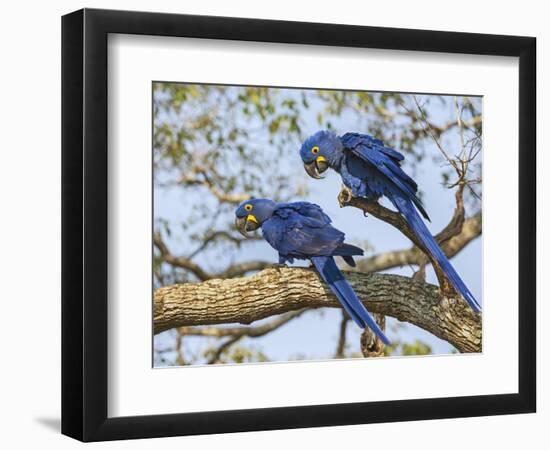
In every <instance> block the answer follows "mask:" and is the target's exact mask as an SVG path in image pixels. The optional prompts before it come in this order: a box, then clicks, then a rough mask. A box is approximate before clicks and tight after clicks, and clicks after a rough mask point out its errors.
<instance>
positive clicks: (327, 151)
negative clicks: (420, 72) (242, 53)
mask: <svg viewBox="0 0 550 450" xmlns="http://www.w3.org/2000/svg"><path fill="white" fill-rule="evenodd" d="M300 156H301V158H302V161H303V162H304V167H305V170H306V172H307V173H308V175H310V176H311V177H313V178H322V177H321V173H323V172H325V171H326V170H328V169H329V168H331V169H334V170H336V172H338V173H339V174H340V176H341V177H342V181H343V183H344V186H345V187H346V188H348V189H349V190H350V191H351V194H352V195H353V196H354V197H365V198H368V199H371V200H378V199H379V198H380V197H382V196H386V197H387V198H388V199H389V200H390V201H391V202H392V203H393V205H394V206H395V207H396V208H397V210H398V211H399V213H401V215H402V216H403V217H404V218H405V220H406V221H407V223H408V224H409V226H410V227H411V229H412V231H413V232H414V234H415V236H417V237H418V239H419V241H420V242H421V243H422V244H423V245H424V247H425V248H426V250H427V251H428V252H429V253H430V255H431V256H432V257H433V258H434V259H435V260H436V261H437V263H438V264H439V266H440V267H441V269H442V270H443V272H444V273H445V275H446V277H447V278H448V279H449V281H450V282H451V284H452V285H453V286H454V288H455V289H456V290H457V291H458V292H459V293H460V294H461V295H462V296H463V297H464V299H465V300H466V301H467V302H468V304H469V305H470V307H471V308H472V309H473V310H474V311H476V312H480V311H481V307H480V305H479V303H478V302H477V300H476V299H475V297H474V296H473V294H472V293H471V292H470V290H469V289H468V287H467V286H466V284H464V282H463V281H462V279H461V278H460V276H459V275H458V273H457V272H456V270H455V269H454V267H453V266H452V265H451V263H450V261H449V260H448V259H447V257H446V256H445V254H444V253H443V251H442V250H441V248H440V247H439V245H438V244H437V242H436V241H435V239H434V238H433V236H432V235H431V233H430V231H429V230H428V228H427V227H426V224H425V223H424V221H423V220H422V218H421V217H420V215H419V214H418V213H419V212H420V214H422V216H424V218H425V219H427V220H430V218H429V217H428V214H427V213H426V210H425V209H424V206H423V205H422V202H421V201H420V199H419V198H418V196H417V195H416V192H417V188H418V187H417V184H416V183H415V181H414V180H413V179H412V178H411V177H410V176H408V175H407V174H406V173H405V172H404V171H403V169H401V162H402V161H403V159H404V157H403V155H402V154H401V153H399V152H397V151H396V150H394V149H392V148H389V147H387V146H386V145H384V143H383V142H382V141H381V140H380V139H376V138H375V137H372V136H369V135H368V134H360V133H346V134H344V135H343V136H337V135H336V134H335V133H332V132H330V131H318V132H317V133H315V134H314V135H312V136H310V137H309V138H307V139H306V140H305V141H304V143H303V144H302V146H301V148H300Z"/></svg>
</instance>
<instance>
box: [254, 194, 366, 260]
mask: <svg viewBox="0 0 550 450" xmlns="http://www.w3.org/2000/svg"><path fill="white" fill-rule="evenodd" d="M330 223H331V220H330V217H329V216H327V215H326V214H325V213H324V212H323V210H322V209H321V208H320V207H319V206H318V205H315V204H313V203H308V202H295V203H281V204H279V205H278V206H277V209H276V210H275V212H274V214H273V217H271V218H270V219H269V220H267V221H266V222H264V224H263V225H262V233H263V235H264V238H265V239H266V241H267V242H269V244H271V246H272V247H273V248H274V249H276V250H277V251H278V252H279V254H280V255H282V256H283V257H286V256H288V257H290V258H302V259H305V258H309V257H311V256H342V257H343V258H344V260H345V261H346V262H347V263H348V264H349V265H351V266H354V265H355V262H354V260H353V255H362V254H363V250H362V249H360V248H359V247H355V246H353V245H349V244H345V243H344V239H345V234H344V233H342V232H341V231H340V230H338V229H336V228H334V227H333V226H332V225H331V224H330Z"/></svg>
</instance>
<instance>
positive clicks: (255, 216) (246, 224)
mask: <svg viewBox="0 0 550 450" xmlns="http://www.w3.org/2000/svg"><path fill="white" fill-rule="evenodd" d="M276 205H277V204H276V203H275V202H274V201H273V200H269V199H267V198H252V199H250V200H246V201H244V202H242V203H241V204H240V205H239V207H238V208H237V210H236V211H235V227H237V230H239V232H240V233H241V234H242V235H243V236H244V237H248V234H247V233H248V232H250V231H255V230H257V229H258V228H260V227H261V226H262V224H263V223H264V222H265V221H266V220H267V219H269V218H270V217H271V216H272V215H273V211H275V206H276Z"/></svg>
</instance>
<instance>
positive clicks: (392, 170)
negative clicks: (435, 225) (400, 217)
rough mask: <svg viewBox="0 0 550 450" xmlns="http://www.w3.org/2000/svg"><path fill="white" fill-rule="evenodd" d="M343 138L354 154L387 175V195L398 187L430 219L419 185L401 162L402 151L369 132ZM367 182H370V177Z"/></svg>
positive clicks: (352, 134)
mask: <svg viewBox="0 0 550 450" xmlns="http://www.w3.org/2000/svg"><path fill="white" fill-rule="evenodd" d="M341 140H342V144H343V145H344V147H345V148H346V149H348V150H349V151H351V152H352V153H353V155H355V156H357V157H358V158H360V159H361V160H362V161H364V162H366V163H367V164H368V165H369V166H370V167H372V168H374V169H376V170H377V171H378V172H380V173H381V174H383V175H384V176H385V177H386V181H387V183H388V184H387V185H386V186H385V191H386V192H385V193H386V195H388V194H389V192H388V191H390V192H391V191H392V190H395V189H398V190H399V191H401V193H402V194H403V195H405V196H406V197H407V198H409V199H410V200H411V201H412V202H413V203H414V204H415V206H416V207H417V208H418V210H419V211H420V212H421V213H422V215H423V216H424V217H425V218H426V219H427V220H430V218H429V216H428V213H427V212H426V210H425V209H424V206H423V205H422V202H421V201H420V199H419V198H418V197H417V195H416V191H417V189H418V185H417V184H416V182H415V181H414V180H413V179H412V178H411V177H410V176H409V175H407V174H406V173H405V172H404V171H403V169H402V168H401V162H402V161H403V159H404V157H403V155H402V154H401V153H399V152H398V151H396V150H394V149H392V148H389V147H386V146H385V145H384V143H383V142H382V141H381V140H380V139H376V138H374V137H372V136H369V135H368V134H359V133H347V134H345V135H343V136H342V138H341ZM366 182H367V183H368V179H366ZM388 196H390V195H388Z"/></svg>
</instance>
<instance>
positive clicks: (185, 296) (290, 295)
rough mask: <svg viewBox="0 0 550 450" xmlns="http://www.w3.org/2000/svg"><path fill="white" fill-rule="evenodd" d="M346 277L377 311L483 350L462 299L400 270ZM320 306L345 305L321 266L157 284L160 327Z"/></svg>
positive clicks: (476, 321) (459, 345) (465, 348)
mask: <svg viewBox="0 0 550 450" xmlns="http://www.w3.org/2000/svg"><path fill="white" fill-rule="evenodd" d="M346 277H347V279H348V280H349V281H350V283H351V284H352V286H353V288H354V290H355V291H356V292H357V295H358V296H359V297H360V298H361V299H363V301H364V304H365V306H366V307H367V308H368V309H369V310H370V311H371V312H374V313H379V314H383V315H387V316H391V317H395V318H396V319H398V320H401V321H405V322H409V323H412V324H414V325H417V326H419V327H420V328H423V329H425V330H426V331H428V332H430V333H432V334H433V335H435V336H437V337H439V338H441V339H443V340H445V341H447V342H449V343H450V344H452V345H453V346H454V347H455V348H456V349H457V350H459V351H460V352H480V351H481V316H480V315H478V314H475V313H474V312H473V311H472V310H471V309H470V308H469V307H468V305H467V304H466V302H465V301H464V300H462V299H461V298H450V297H447V296H445V295H443V294H442V293H441V291H440V290H439V289H438V288H437V287H436V286H433V285H430V284H427V283H423V282H417V281H415V280H413V279H411V278H407V277H402V276H398V275H389V274H364V273H358V272H346ZM317 307H339V303H338V301H337V300H336V298H335V297H334V296H333V294H332V292H331V291H330V289H329V288H328V287H327V286H326V285H325V284H324V283H322V282H321V280H320V279H319V277H318V275H317V273H316V272H315V271H313V270H311V269H303V268H288V267H277V268H268V269H265V270H262V271H261V272H258V273H257V274H255V275H252V276H250V277H243V278H233V279H223V280H221V279H216V280H208V281H205V282H202V283H186V284H175V285H171V286H165V287H161V288H159V289H157V290H156V291H155V295H154V332H155V334H157V333H160V332H162V331H165V330H168V329H171V328H175V327H181V326H195V325H212V324H220V323H243V324H248V323H251V322H253V321H255V320H260V319H263V318H265V317H269V316H272V315H275V314H282V313H286V312H289V311H295V310H298V309H302V308H317Z"/></svg>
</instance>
